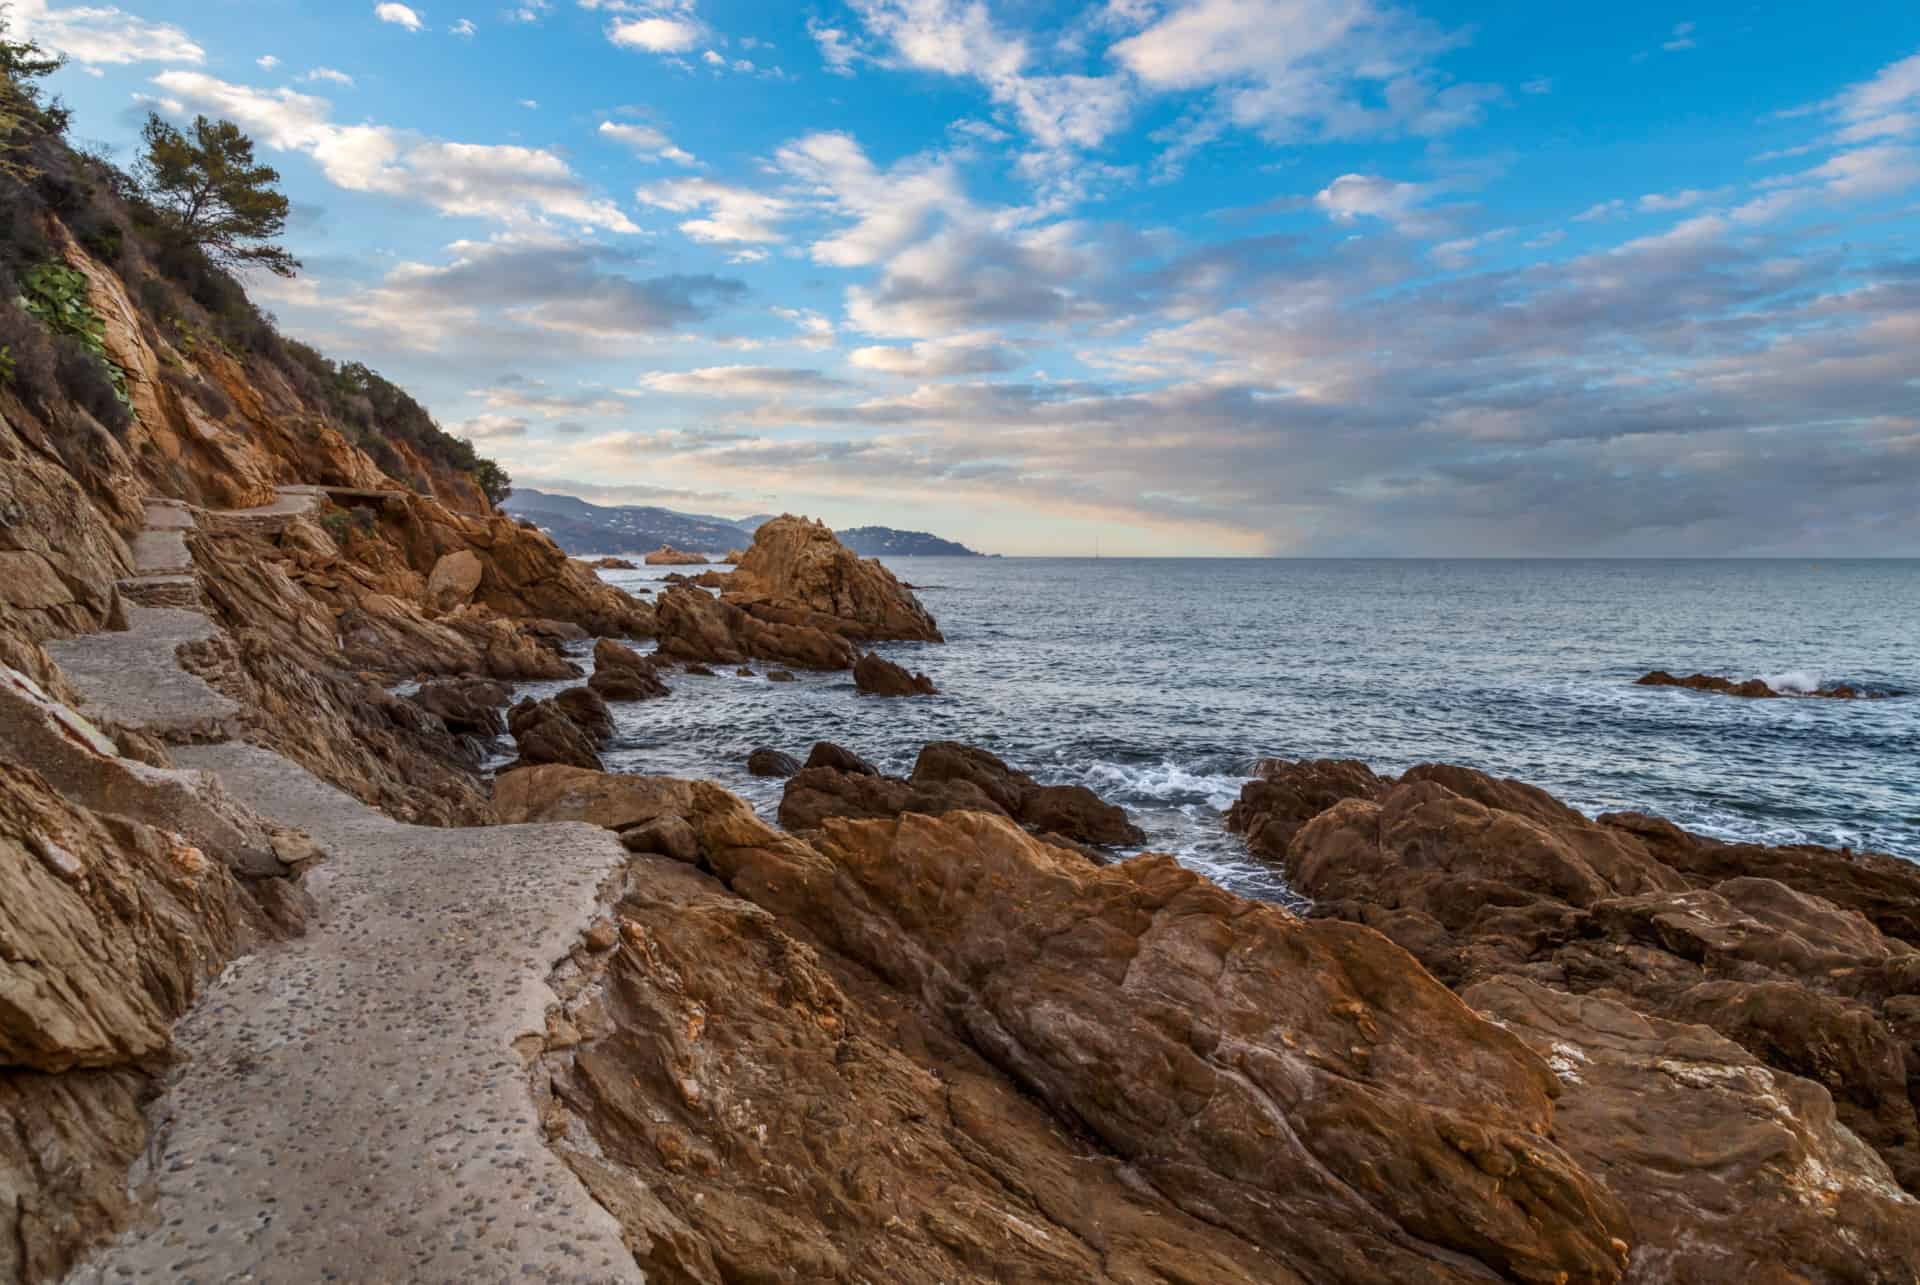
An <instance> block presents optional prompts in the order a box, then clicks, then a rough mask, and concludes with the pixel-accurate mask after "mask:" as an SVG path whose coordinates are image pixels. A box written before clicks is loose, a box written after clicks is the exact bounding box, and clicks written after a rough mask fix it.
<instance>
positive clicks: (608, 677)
mask: <svg viewBox="0 0 1920 1285" xmlns="http://www.w3.org/2000/svg"><path fill="white" fill-rule="evenodd" d="M587 685H588V686H589V687H591V688H592V689H593V690H594V691H596V692H598V693H600V695H602V696H604V697H605V698H606V699H608V700H610V701H642V700H656V699H658V698H659V697H662V696H665V695H666V694H667V685H666V684H665V683H663V682H661V681H660V675H659V671H658V670H657V669H656V668H655V666H654V663H653V661H652V660H651V659H649V658H648V657H646V656H642V655H641V654H640V653H639V652H637V651H635V650H634V649H633V648H631V647H627V646H624V645H622V644H620V643H617V642H615V641H613V639H611V638H602V639H600V640H599V641H598V642H596V643H594V645H593V677H592V678H589V679H588V680H587Z"/></svg>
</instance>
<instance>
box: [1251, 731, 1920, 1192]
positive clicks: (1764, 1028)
mask: <svg viewBox="0 0 1920 1285" xmlns="http://www.w3.org/2000/svg"><path fill="white" fill-rule="evenodd" d="M1249 792H1250V793H1251V792H1252V787H1249ZM1286 869H1287V872H1288V875H1289V878H1290V879H1291V880H1292V881H1293V883H1294V885H1295V887H1297V888H1298V889H1299V890H1300V891H1301V892H1302V893H1304V894H1306V895H1308V896H1310V897H1312V898H1313V899H1314V909H1315V913H1316V914H1320V915H1325V916H1333V917H1340V918H1345V919H1351V920H1354V921H1356V922H1360V923H1364V924H1368V925H1370V926H1373V927H1376V928H1378V929H1380V930H1381V931H1383V932H1385V933H1387V934H1388V935H1389V936H1391V937H1393V938H1394V940H1396V941H1398V942H1400V943H1401V944H1402V945H1403V946H1405V947H1406V948H1407V949H1408V950H1410V951H1412V952H1413V953H1414V954H1415V955H1416V956H1418V957H1419V958H1420V960H1421V961H1422V962H1423V963H1424V964H1426V966H1427V967H1428V968H1429V969H1431V970H1432V971H1433V972H1434V973H1435V974H1436V975H1437V976H1439V977H1440V978H1441V979H1443V980H1445V981H1447V982H1448V983H1450V984H1452V985H1456V986H1460V987H1469V986H1473V985H1475V984H1477V983H1479V982H1482V981H1492V980H1497V979H1499V978H1501V977H1507V976H1513V977H1522V978H1526V979H1529V980H1532V981H1534V982H1538V983H1540V984H1542V985H1546V986H1549V987H1553V988H1556V989H1559V990H1564V991H1567V992H1570V993H1573V994H1576V995H1592V994H1597V995H1603V996H1605V997H1607V998H1609V999H1612V1000H1614V1001H1616V1002H1620V1003H1624V1004H1626V1005H1628V1006H1629V1007H1631V1008H1632V1009H1634V1010H1635V1011H1637V1012H1639V1013H1640V1014H1642V1015H1644V1016H1646V1017H1647V1018H1649V1019H1654V1018H1658V1019H1661V1020H1664V1021H1670V1022H1680V1023H1697V1024H1700V1025H1703V1026H1707V1027H1710V1028H1712V1029H1713V1030H1714V1031H1716V1032H1718V1033H1719V1034H1720V1035H1721V1036H1723V1037H1725V1038H1726V1039H1728V1040H1731V1041H1732V1042H1733V1043H1735V1044H1737V1045H1739V1046H1741V1047H1742V1048H1744V1049H1745V1050H1746V1051H1747V1053H1748V1054H1750V1055H1751V1056H1752V1057H1753V1058H1754V1059H1756V1060H1757V1061H1758V1062H1759V1063H1761V1064H1763V1065H1764V1066H1766V1067H1768V1068H1770V1069H1771V1072H1772V1074H1774V1075H1775V1076H1777V1077H1782V1078H1784V1077H1796V1076H1797V1077H1804V1078H1805V1079H1806V1080H1808V1081H1810V1082H1812V1083H1813V1084H1817V1085H1818V1086H1820V1087H1821V1089H1822V1091H1823V1092H1825V1093H1828V1094H1830V1095H1831V1098H1832V1100H1833V1103H1834V1107H1835V1109H1836V1110H1837V1112H1838V1117H1839V1119H1840V1121H1841V1122H1842V1123H1843V1124H1845V1125H1846V1126H1847V1127H1848V1128H1849V1129H1851V1130H1852V1131H1853V1132H1854V1133H1855V1134H1857V1135H1858V1136H1859V1137H1861V1138H1863V1139H1864V1140H1865V1141H1866V1142H1868V1143H1869V1144H1871V1146H1872V1147H1873V1148H1874V1149H1875V1150H1876V1151H1877V1152H1878V1154H1879V1157H1880V1158H1881V1159H1882V1160H1884V1162H1885V1164H1886V1166H1888V1168H1889V1169H1890V1171H1891V1174H1892V1177H1893V1179H1895V1180H1897V1182H1898V1183H1899V1184H1900V1185H1902V1186H1904V1187H1905V1188H1906V1189H1907V1190H1908V1191H1920V1120H1916V1117H1915V1110H1914V1095H1913V1092H1912V1088H1911V1086H1912V1085H1913V1084H1914V1083H1916V1082H1920V1043H1916V1039H1920V1022H1917V1021H1916V1020H1915V1019H1916V1018H1920V949H1917V948H1916V947H1917V946H1920V941H1916V939H1915V937H1914V936H1913V933H1912V930H1913V928H1914V926H1915V925H1914V921H1913V913H1914V912H1913V910H1912V907H1914V906H1916V905H1920V868H1915V867H1914V866H1912V865H1910V864H1906V863H1902V862H1898V861H1896V860H1894V859H1892V858H1874V857H1868V856H1865V855H1851V856H1849V855H1843V854H1839V853H1833V852H1825V853H1821V852H1819V851H1818V850H1816V849H1806V848H1790V849H1767V848H1759V847H1756V846H1753V845H1731V844H1724V843H1720V842H1717V841H1715V840H1711V839H1706V838H1703V837H1700V836H1697V835H1689V834H1687V833H1685V832H1684V831H1681V830H1679V829H1678V828H1677V827H1673V826H1671V825H1668V824H1666V823H1663V822H1654V821H1652V820H1651V819H1649V818H1645V817H1639V816H1622V817H1602V818H1600V819H1599V820H1598V821H1593V820H1589V819H1587V818H1586V817H1583V816H1581V815H1580V814H1579V813H1577V812H1574V811H1573V810H1572V809H1570V808H1567V807H1565V806H1563V805H1562V804H1560V803H1559V802H1558V801H1556V800H1554V799H1553V798H1552V797H1551V796H1549V795H1547V794H1545V793H1544V792H1542V791H1539V790H1535V789H1532V788H1531V787H1527V786H1524V785H1520V784H1519V783H1517V782H1512V781H1502V780H1498V779H1495V778H1492V777H1488V776H1485V775H1482V774H1480V773H1476V772H1471V771H1467V770H1465V769H1461V768H1453V767H1444V766H1432V765H1428V766H1422V767H1418V768H1415V769H1413V770H1412V771H1410V772H1408V773H1407V774H1406V775H1405V776H1404V777H1402V778H1401V780H1400V781H1399V782H1397V783H1391V784H1388V785H1386V786H1385V787H1384V788H1383V789H1381V790H1380V791H1379V792H1378V793H1377V794H1376V795H1374V796H1373V797H1354V798H1348V799H1345V800H1343V801H1340V802H1337V803H1335V804H1334V805H1333V806H1332V807H1330V808H1328V809H1327V810H1326V811H1324V812H1322V813H1321V814H1320V815H1319V816H1317V817H1315V818H1313V819H1312V820H1310V821H1307V822H1306V823H1305V824H1304V825H1300V826H1299V828H1298V830H1297V833H1295V835H1294V837H1293V839H1292V842H1291V843H1290V845H1289V846H1288V849H1287V852H1286ZM1875 911H1879V912H1881V914H1882V915H1883V917H1884V925H1883V924H1881V923H1878V922H1876V921H1875V920H1874V919H1873V918H1871V917H1870V915H1871V914H1872V913H1873V912H1875ZM1903 934H1904V935H1903ZM1795 1091H1796V1092H1798V1090H1795ZM1703 1145H1705V1144H1703ZM1869 1185H1870V1184H1869Z"/></svg>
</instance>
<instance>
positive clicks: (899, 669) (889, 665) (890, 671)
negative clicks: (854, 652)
mask: <svg viewBox="0 0 1920 1285" xmlns="http://www.w3.org/2000/svg"><path fill="white" fill-rule="evenodd" d="M853 685H854V686H855V687H857V688H859V689H860V690H861V691H863V692H868V693H870V694H872V695H874V696H934V695H937V694H938V693H939V690H940V689H939V688H937V687H935V686H934V685H933V680H932V679H931V678H928V677H927V676H926V675H925V674H916V673H913V672H910V671H909V670H908V669H906V668H905V667H904V666H901V665H896V664H894V663H893V662H892V661H890V660H887V659H884V658H883V657H881V656H879V655H877V654H875V653H874V652H868V653H867V654H866V655H864V656H862V657H861V658H860V659H859V661H858V662H856V663H855V665H854V667H853Z"/></svg>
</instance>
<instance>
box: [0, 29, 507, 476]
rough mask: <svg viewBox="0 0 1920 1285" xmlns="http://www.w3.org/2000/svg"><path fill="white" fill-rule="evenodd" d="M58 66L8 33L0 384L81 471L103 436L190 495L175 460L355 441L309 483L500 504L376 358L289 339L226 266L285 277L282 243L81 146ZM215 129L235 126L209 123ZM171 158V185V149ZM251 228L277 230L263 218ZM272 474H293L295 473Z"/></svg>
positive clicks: (261, 169)
mask: <svg viewBox="0 0 1920 1285" xmlns="http://www.w3.org/2000/svg"><path fill="white" fill-rule="evenodd" d="M0 20H3V15H0ZM58 65H59V63H58V60H56V59H53V58H49V57H47V56H45V55H44V54H42V53H41V51H39V50H38V49H37V48H35V47H34V46H32V45H29V44H21V43H18V42H13V41H9V40H7V39H6V36H5V32H4V28H3V27H0V392H4V393H6V394H8V395H10V397H11V398H12V399H13V400H14V401H15V402H16V403H17V404H18V406H19V408H20V409H21V410H23V411H25V412H26V413H27V415H28V416H30V417H31V418H32V419H33V420H35V421H36V422H37V427H38V428H40V429H41V430H42V431H44V432H45V433H46V434H47V436H48V438H49V440H50V441H52V442H53V443H54V444H55V445H56V446H57V448H58V450H59V453H60V455H61V456H62V458H63V459H64V460H65V461H66V462H67V464H68V465H69V467H71V468H73V469H74V471H75V472H76V474H77V475H83V476H85V475H89V474H92V475H96V476H97V475H98V474H99V472H100V466H101V464H102V462H103V461H102V459H101V458H100V457H103V456H104V455H105V454H107V453H108V452H107V451H106V448H105V446H104V444H102V443H100V442H99V441H98V440H97V438H96V434H98V433H100V432H103V431H104V432H105V433H106V434H108V435H110V436H111V437H112V438H113V439H114V440H115V442H116V443H117V444H118V445H119V446H120V447H122V448H123V449H124V450H125V451H126V452H127V453H128V455H129V456H130V462H131V464H132V467H133V469H134V471H135V472H136V473H138V474H140V475H141V476H142V477H143V479H144V480H146V481H148V482H150V483H153V484H154V485H155V487H156V489H158V490H161V491H163V492H167V493H179V492H181V491H182V490H183V489H190V486H189V479H190V478H191V477H193V475H195V474H196V473H199V472H201V470H199V469H196V468H193V467H190V466H188V465H187V464H186V463H185V462H184V460H183V456H184V455H189V454H195V453H198V452H199V446H201V445H208V444H211V442H212V441H213V440H214V439H216V438H218V437H219V436H221V435H223V434H229V435H235V436H239V437H244V438H246V439H249V440H248V441H247V443H246V447H249V448H251V449H250V450H249V449H244V448H242V447H241V445H240V444H239V443H226V444H225V447H226V449H229V450H239V452H240V453H241V454H256V455H257V454H259V453H262V452H264V453H265V454H269V455H274V456H278V457H280V459H281V460H283V461H290V460H293V459H300V460H302V461H305V460H308V459H310V458H311V457H312V456H313V455H315V454H316V452H315V451H313V450H312V449H311V448H312V446H313V445H315V444H316V443H319V442H320V441H321V440H322V439H323V438H324V439H331V438H333V437H335V436H337V438H338V439H339V442H340V444H343V445H344V446H345V447H347V448H351V449H349V450H346V451H336V452H335V453H336V454H338V455H339V457H340V458H338V459H336V460H335V461H334V464H333V466H332V468H331V470H330V475H323V476H319V477H313V478H308V479H303V480H313V481H321V482H329V483H337V484H342V485H347V484H355V485H371V486H380V487H398V488H403V489H406V490H411V491H414V492H417V493H419V494H424V495H433V496H435V497H436V498H439V499H440V500H442V501H443V502H445V503H447V504H449V505H451V506H452V507H455V508H457V509H462V510H465V511H469V512H483V511H486V510H488V509H490V508H491V507H492V505H493V504H495V503H497V502H498V501H499V500H500V499H502V498H504V497H505V495H506V492H507V490H508V488H509V480H508V478H507V475H506V473H505V472H504V471H503V470H502V469H501V468H500V467H499V466H498V465H497V464H496V463H494V462H493V461H492V460H489V459H485V458H483V457H481V456H480V455H479V454H478V453H477V452H476V451H475V450H474V448H473V445H472V444H471V443H470V442H467V441H465V440H463V439H461V438H457V437H454V436H453V435H451V434H449V433H447V432H445V431H444V430H443V429H441V428H440V426H439V425H438V424H436V423H435V422H434V420H433V417H432V416H431V415H430V414H429V413H428V412H427V410H426V409H425V408H424V407H423V406H421V405H420V404H419V403H418V402H417V401H415V400H414V399H413V398H412V397H410V396H408V395H407V393H406V392H405V391H403V390H402V389H400V388H398V387H397V386H395V385H394V384H392V383H391V382H389V381H388V380H386V379H384V378H383V377H381V376H380V375H379V374H378V373H377V372H375V371H373V370H371V369H369V368H368V367H367V366H365V365H362V364H360V363H358V362H352V361H348V362H338V363H336V362H335V361H332V360H330V359H329V358H327V357H325V356H323V355H322V354H321V353H319V352H317V351H315V350H314V349H313V348H311V347H309V346H308V345H306V344H303V343H301V342H299V341H298V340H294V339H290V338H287V337H286V336H284V335H282V334H281V333H280V331H279V329H278V327H277V326H276V324H275V322H274V319H273V317H272V316H271V315H269V314H268V313H266V312H264V311H262V310H261V309H260V308H259V307H257V306H256V305H255V304H254V303H253V302H252V301H251V300H250V299H248V297H247V293H246V290H245V288H244V287H243V285H242V283H241V282H240V280H239V279H238V278H237V277H236V276H235V274H234V271H233V270H230V269H229V267H228V266H225V264H226V263H235V264H240V265H246V264H262V265H264V266H267V267H270V268H271V269H272V270H275V271H280V272H283V273H290V272H291V271H292V270H293V269H294V268H295V267H297V265H295V264H293V262H292V260H291V258H290V257H288V256H286V255H285V254H284V252H283V251H278V250H277V247H261V246H255V247H252V249H251V250H247V251H243V252H240V253H234V252H233V247H232V244H231V240H230V236H231V229H230V228H228V230H227V231H226V232H223V231H222V227H224V226H226V225H218V226H215V227H214V228H213V230H211V231H208V230H205V229H203V228H202V227H200V226H198V225H197V224H191V223H189V222H188V221H187V220H186V219H185V218H184V217H183V215H182V214H181V213H179V212H178V211H176V210H174V209H172V208H169V207H168V206H167V204H166V203H165V202H164V201H162V200H158V199H156V198H157V197H158V196H159V195H161V194H163V193H164V192H165V191H166V189H165V188H162V187H160V186H158V185H159V184H161V183H162V182H164V181H166V180H167V176H166V175H164V174H163V175H160V176H157V177H156V175H155V174H153V173H146V174H142V173H139V172H135V173H129V172H128V171H127V170H124V169H122V168H120V167H119V166H116V165H115V164H113V163H112V162H110V161H109V160H107V159H106V158H105V157H103V156H100V155H93V154H89V153H87V152H85V151H82V150H80V149H78V148H76V147H74V146H73V145H72V144H71V143H70V141H69V140H68V137H67V135H68V127H69V125H70V122H71V115H70V112H69V111H68V109H67V108H66V107H65V106H64V105H62V104H61V103H60V102H59V101H58V100H57V99H56V100H49V99H48V98H47V97H46V95H45V94H44V92H43V91H42V89H41V88H40V86H39V84H38V82H39V81H40V79H41V78H43V77H44V76H45V75H47V74H48V73H49V72H51V71H52V70H54V69H55V68H56V67H57V66H58ZM201 123H202V124H203V125H204V124H207V123H206V122H201ZM155 126H158V127H159V128H160V129H161V130H168V129H169V127H166V126H164V125H160V124H159V122H154V123H153V125H150V127H149V135H150V138H149V144H150V146H151V145H152V136H153V135H154V134H155ZM222 127H224V129H225V130H231V127H230V126H225V125H224V123H220V125H219V126H214V125H209V129H220V128H222ZM172 132H173V133H174V134H175V135H176V136H177V135H178V131H172ZM222 141H223V142H224V143H225V144H226V145H227V146H228V147H229V148H231V149H238V151H239V154H241V155H243V156H245V157H246V158H247V159H248V160H250V158H251V143H250V142H248V141H247V140H246V139H245V138H244V136H241V135H239V134H238V132H237V131H233V132H232V133H230V134H226V135H224V137H223V140H222ZM148 159H149V165H148V166H147V167H146V168H148V169H149V170H151V168H152V166H151V163H150V162H151V153H150V155H149V158H148ZM222 159H224V158H222ZM171 164H172V165H173V167H174V171H175V172H174V173H173V175H172V181H173V182H175V183H176V184H177V183H178V182H180V181H181V180H180V178H179V176H178V173H177V171H178V167H179V164H180V162H179V160H178V157H177V156H175V157H174V158H173V159H172V161H171ZM135 169H136V171H139V170H140V169H142V167H141V166H136V167H135ZM244 177H246V178H249V179H251V180H253V181H252V183H251V184H250V186H249V187H248V189H247V191H248V194H249V195H251V196H253V197H254V198H256V199H258V200H264V201H266V202H267V203H268V205H269V207H271V206H272V204H273V203H274V202H276V201H277V202H278V207H279V209H280V210H281V211H282V214H281V221H282V222H283V221H284V208H285V198H284V197H279V196H278V194H277V192H274V191H272V190H271V185H272V183H274V182H277V180H278V175H277V174H276V173H275V172H274V171H273V170H271V169H270V168H267V167H265V166H258V165H250V166H248V167H247V169H246V171H245V175H244ZM203 222H204V220H203ZM247 222H248V220H246V219H244V218H243V219H242V220H241V223H242V224H246V223H247ZM252 223H253V225H254V226H262V227H275V226H277V225H276V224H275V222H274V220H273V219H272V217H271V210H269V215H268V216H267V217H265V218H258V217H256V218H255V219H254V220H252ZM223 236H226V237H228V238H229V240H227V241H226V242H224V243H223V241H222V239H221V238H222V237H223ZM254 251H262V253H255V252H254ZM264 251H273V253H272V254H267V253H264ZM117 327H118V328H125V329H126V330H129V331H131V332H133V335H130V336H129V338H131V337H134V336H137V337H138V338H139V339H140V340H142V341H144V345H145V347H147V348H149V349H151V350H152V351H153V352H155V353H157V354H158V356H159V369H157V370H154V371H151V372H144V371H128V370H126V369H123V368H122V367H121V366H120V365H119V364H118V363H116V361H115V360H114V359H113V357H112V356H111V355H110V351H109V349H110V338H111V333H112V332H113V330H114V329H115V328H117ZM196 438H197V439H200V441H199V442H198V443H197V444H196V443H195V442H194V441H193V440H192V439H196ZM327 445H328V446H333V445H334V443H332V442H331V441H328V442H327ZM319 453H321V454H324V453H326V452H325V451H322V452H319ZM90 457H93V458H91V459H90ZM274 471H275V472H276V473H277V474H278V480H288V479H289V478H290V477H291V475H292V473H293V472H294V471H296V470H294V469H293V468H291V467H286V468H279V469H277V470H274ZM268 480H273V479H268ZM241 489H242V490H244V489H246V488H245V486H244V485H243V486H242V487H241ZM254 489H255V491H256V492H257V490H258V487H257V486H256V487H254ZM186 498H191V499H201V498H208V499H215V498H232V497H217V496H206V497H203V496H199V495H191V494H189V495H187V496H186Z"/></svg>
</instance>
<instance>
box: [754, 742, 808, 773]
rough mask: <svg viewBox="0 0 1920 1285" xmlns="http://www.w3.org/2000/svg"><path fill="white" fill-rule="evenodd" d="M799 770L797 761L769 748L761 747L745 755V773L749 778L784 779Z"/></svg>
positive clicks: (788, 755)
mask: <svg viewBox="0 0 1920 1285" xmlns="http://www.w3.org/2000/svg"><path fill="white" fill-rule="evenodd" d="M799 770H800V760H799V759H797V758H795V757H794V756H793V755H791V754H784V753H782V752H781V751H779V750H776V749H774V748H772V747H771V746H767V745H762V746H761V747H760V748H758V749H756V750H754V751H753V753H751V754H749V755H747V773H748V775H750V776H776V777H780V778H782V779H784V778H786V777H789V776H792V775H793V774H794V773H796V772H798V771H799Z"/></svg>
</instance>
